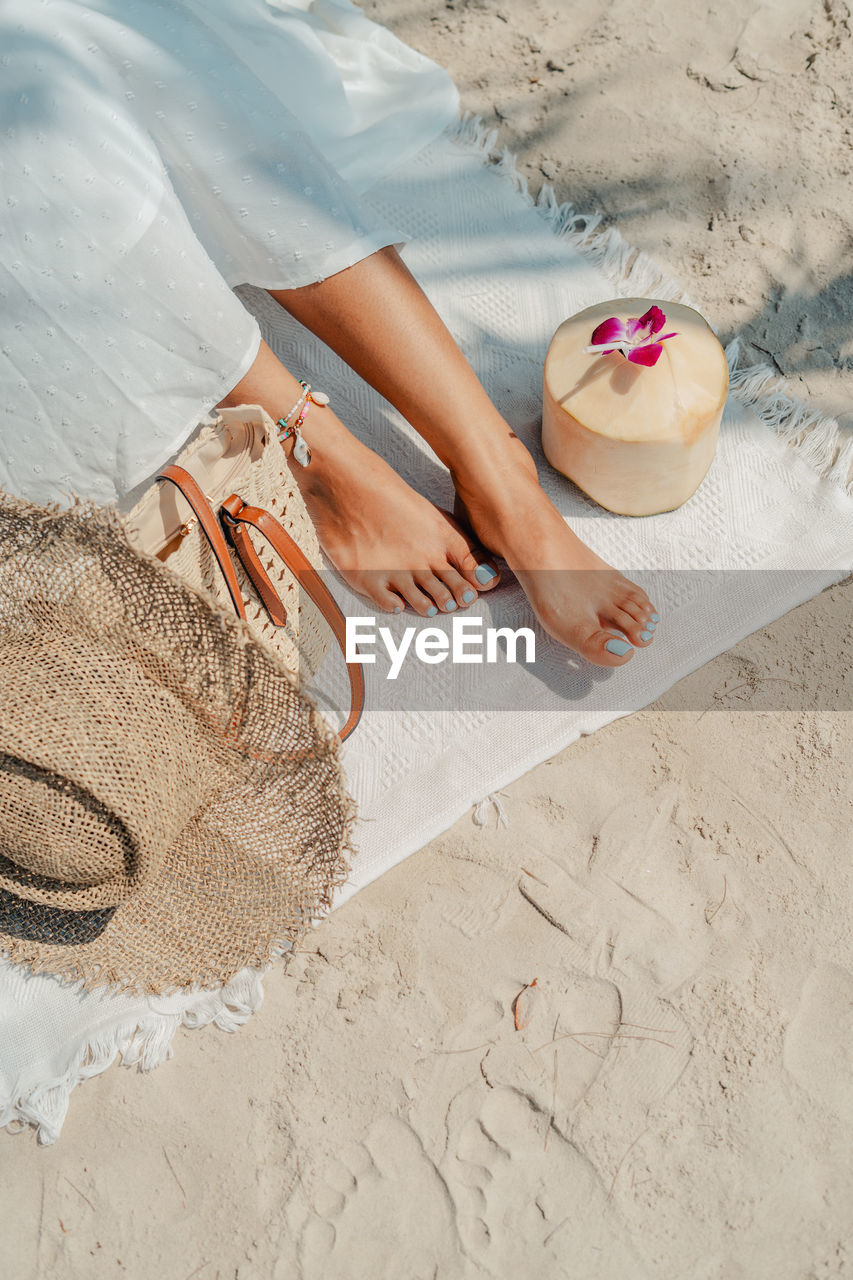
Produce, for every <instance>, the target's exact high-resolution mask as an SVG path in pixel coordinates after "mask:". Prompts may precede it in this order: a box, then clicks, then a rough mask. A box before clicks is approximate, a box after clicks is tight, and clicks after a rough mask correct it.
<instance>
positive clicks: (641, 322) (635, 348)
mask: <svg viewBox="0 0 853 1280" xmlns="http://www.w3.org/2000/svg"><path fill="white" fill-rule="evenodd" d="M665 324H666V316H665V315H664V313H663V312H662V311H661V309H660V307H649V309H648V311H647V312H646V314H645V315H644V316H640V318H639V319H635V318H634V317H631V318H629V319H628V320H619V319H617V317H616V316H611V317H610V319H609V320H602V322H601V324H600V325H598V327H597V328H595V329H594V330H593V332H592V342H591V344H590V346H588V347H584V352H585V353H588V354H589V355H592V354H595V355H603V356H609V355H610V354H611V352H613V351H621V352H622V355H623V356H625V358H626V359H627V360H630V361H631V363H632V364H644V365H647V366H648V367H651V366H652V365H655V364H657V362H658V360H659V359H660V354H661V352H662V351H663V347H662V346H661V343H662V342H666V340H667V338H676V337H677V336H678V334H677V333H661V329H662V328H663V326H664V325H665Z"/></svg>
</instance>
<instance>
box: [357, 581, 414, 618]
mask: <svg viewBox="0 0 853 1280" xmlns="http://www.w3.org/2000/svg"><path fill="white" fill-rule="evenodd" d="M356 590H357V591H358V592H359V594H360V595H363V596H366V598H367V599H368V600H369V601H370V602H371V604H374V605H375V606H376V608H377V609H381V610H382V611H383V613H402V611H403V609H404V607H405V600H404V599H403V598H402V596H401V594H400V593H399V592H398V591H397V590H396V588H395V587H394V586H393V585H391V584H390V583H389V581H388V578H387V576H386V575H385V574H379V573H364V574H361V575H360V578H359V581H358V583H357V585H356Z"/></svg>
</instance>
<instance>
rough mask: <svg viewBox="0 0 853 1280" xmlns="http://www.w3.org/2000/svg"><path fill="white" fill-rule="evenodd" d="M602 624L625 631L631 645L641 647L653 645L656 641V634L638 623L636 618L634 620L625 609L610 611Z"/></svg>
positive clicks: (642, 623)
mask: <svg viewBox="0 0 853 1280" xmlns="http://www.w3.org/2000/svg"><path fill="white" fill-rule="evenodd" d="M602 622H609V623H612V624H613V626H615V627H618V629H619V630H620V631H624V632H625V635H626V636H627V637H628V639H629V640H630V641H631V644H633V645H638V646H639V647H643V646H645V645H647V644H651V642H652V640H653V639H654V632H653V631H650V630H648V629H647V628H646V626H645V623H644V622H638V621H637V619H636V618H633V617H632V616H631V614H630V613H626V612H625V610H624V609H609V610H608V611H607V617H606V618H602Z"/></svg>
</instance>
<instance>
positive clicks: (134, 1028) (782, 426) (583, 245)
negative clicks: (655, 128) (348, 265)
mask: <svg viewBox="0 0 853 1280" xmlns="http://www.w3.org/2000/svg"><path fill="white" fill-rule="evenodd" d="M449 136H450V137H451V138H452V139H453V140H454V141H456V142H458V143H460V144H461V145H462V146H464V147H465V148H466V149H468V150H471V151H475V152H478V153H479V154H480V156H481V158H482V160H483V162H484V163H492V164H494V166H495V168H496V169H497V171H498V173H500V174H501V175H502V176H503V177H505V178H506V179H507V181H509V182H511V183H512V185H513V186H514V187H515V189H516V190H517V191H518V193H519V195H521V196H522V197H523V198H524V199H525V200H526V201H527V203H528V204H529V205H530V206H531V208H535V209H536V211H537V212H538V213H539V214H540V215H541V216H542V217H543V218H544V219H545V221H546V222H547V223H548V224H549V226H550V227H551V229H552V230H553V232H554V234H555V235H556V236H559V237H560V238H561V239H564V240H565V241H566V242H567V243H568V244H570V245H571V246H572V248H573V249H577V250H578V251H579V252H580V253H582V254H583V255H584V256H585V257H586V258H587V259H588V260H589V261H590V262H591V263H592V264H593V266H595V267H597V268H598V270H599V271H601V272H602V274H603V275H606V276H607V277H608V279H609V280H610V281H612V283H613V287H614V291H615V293H616V295H617V296H622V297H631V296H635V295H636V296H637V297H656V298H661V299H669V300H671V301H673V302H683V303H685V304H686V305H687V306H695V303H693V302H692V301H691V298H690V295H689V294H687V293H686V292H685V291H684V290H683V289H682V288H681V286H680V285H679V284H678V282H677V281H676V280H675V279H673V277H672V276H670V275H667V273H666V272H665V271H663V270H662V269H661V267H660V266H659V265H658V264H657V263H656V262H655V261H654V259H653V258H651V257H650V256H649V255H648V254H646V253H642V252H640V251H639V250H638V249H634V248H632V247H631V245H629V244H628V243H627V242H626V241H625V240H623V238H622V236H621V235H620V234H619V232H618V231H617V230H616V228H615V227H607V228H605V229H603V230H602V229H601V221H602V215H601V214H599V213H595V214H584V213H579V212H578V211H577V210H576V209H575V208H574V206H573V205H571V204H569V203H568V202H567V203H564V204H560V203H559V202H558V200H557V198H556V196H555V194H554V189H553V187H551V186H550V185H544V186H543V187H542V190H541V191H540V193H539V196H538V198H537V199H536V200H535V201H534V199H533V197H532V196H531V195H530V192H529V189H528V185H527V179H526V178H525V177H524V175H523V174H522V173H520V172H519V169H518V164H517V160H516V157H515V155H514V154H513V153H512V152H511V151H510V150H509V149H508V148H506V147H504V148H503V149H502V150H501V151H500V153H497V152H496V147H497V142H498V131H497V129H487V128H486V127H485V125H484V124H483V121H482V119H481V117H479V116H474V115H472V114H471V113H467V114H466V115H464V116H463V117H462V118H461V119H460V121H459V123H458V124H457V125H456V126H455V127H454V128H453V129H451V130H450V131H449ZM495 157H496V158H495ZM726 355H727V357H728V360H729V368H730V370H731V390H732V392H733V394H734V395H735V396H737V398H738V399H739V400H740V401H741V402H742V403H744V404H746V405H749V406H750V407H751V408H752V409H754V410H755V412H756V413H757V414H758V416H759V417H760V418H761V419H762V420H763V421H764V422H766V423H768V425H769V426H771V427H772V428H773V430H774V431H775V432H776V434H777V435H778V436H780V437H781V439H782V440H784V441H785V442H786V443H787V444H789V445H790V446H791V447H792V448H795V449H796V450H797V452H798V453H799V454H800V456H801V457H802V458H803V459H804V460H805V461H806V462H808V463H809V465H810V466H812V467H813V468H814V469H815V471H817V472H818V474H819V475H821V476H823V477H824V478H825V479H827V480H830V481H832V482H833V483H835V484H838V485H840V486H841V487H842V488H843V489H844V491H845V492H846V493H849V494H853V434H851V433H842V431H841V428H840V427H839V425H838V423H837V422H836V421H834V419H832V418H830V417H828V416H827V415H825V414H822V413H820V412H819V411H818V410H816V409H814V408H812V407H811V406H810V405H808V404H806V403H805V402H804V401H802V400H798V399H796V398H794V397H793V396H790V395H788V394H787V392H786V391H785V389H784V381H783V380H782V379H779V378H778V377H777V375H776V374H775V373H774V371H773V370H772V369H771V368H770V367H769V366H767V365H753V366H751V367H745V368H740V367H739V357H740V347H739V340H738V339H737V338H736V339H735V340H734V341H733V342H731V343H729V346H728V347H727V348H726ZM502 794H503V792H496V793H495V794H494V795H490V796H487V797H486V798H485V799H483V800H481V801H480V802H479V803H478V804H477V805H476V806H475V808H474V813H473V819H474V822H475V823H477V825H478V826H485V825H486V824H487V822H488V818H489V814H490V812H491V811H492V810H494V811H495V812H496V815H497V826H498V827H501V826H508V825H509V819H508V817H507V814H506V810H505V809H504V806H503V805H502V803H501V800H500V797H501V795H502ZM263 998H264V993H263V972H262V971H261V970H254V969H253V970H246V971H244V972H243V973H241V974H239V975H238V976H237V977H236V978H235V979H234V980H233V981H232V982H230V983H228V984H227V985H226V986H225V987H223V988H222V989H221V990H220V991H211V992H206V993H203V994H195V995H193V996H191V997H189V998H188V1003H187V1006H186V1008H185V1009H184V1010H183V1011H182V1012H180V1013H174V1014H154V1013H152V1014H151V1015H149V1016H146V1017H145V1018H143V1019H142V1020H141V1021H140V1020H134V1021H132V1022H130V1023H128V1024H127V1025H124V1026H119V1027H117V1028H115V1029H113V1030H112V1031H111V1032H109V1033H108V1034H104V1035H102V1036H98V1037H96V1038H95V1039H93V1040H90V1041H89V1042H88V1043H87V1044H86V1045H84V1046H83V1048H82V1049H81V1050H80V1051H79V1052H78V1053H77V1054H76V1055H75V1057H74V1059H73V1061H72V1062H71V1063H70V1065H69V1067H68V1070H67V1071H66V1072H65V1073H64V1075H62V1076H60V1077H59V1078H57V1079H56V1080H52V1081H50V1082H49V1083H48V1084H44V1085H40V1086H39V1087H38V1088H35V1089H33V1090H31V1091H30V1092H29V1093H28V1094H26V1096H22V1097H13V1098H7V1099H5V1100H4V1099H0V1128H3V1127H4V1126H9V1127H10V1129H12V1130H13V1131H18V1130H20V1129H24V1128H26V1127H27V1126H29V1125H34V1126H35V1127H36V1129H37V1130H38V1139H39V1142H40V1143H41V1144H43V1145H49V1144H50V1143H52V1142H55V1141H56V1139H57V1138H58V1137H59V1133H60V1130H61V1128H62V1123H63V1121H64V1119H65V1114H66V1112H67V1110H68V1102H69V1098H70V1095H71V1091H72V1090H73V1089H74V1088H75V1086H76V1085H78V1084H80V1082H81V1081H83V1080H87V1079H88V1078H89V1077H90V1076H95V1075H98V1074H100V1072H102V1071H106V1069H107V1067H109V1066H111V1065H112V1063H113V1062H114V1061H115V1059H116V1057H118V1056H119V1055H121V1060H122V1065H123V1066H126V1067H133V1066H136V1067H138V1069H139V1070H140V1071H151V1070H152V1069H153V1068H154V1067H158V1066H159V1065H160V1064H161V1063H162V1062H165V1061H167V1059H169V1058H170V1057H171V1056H172V1040H173V1038H174V1035H175V1032H176V1031H177V1029H178V1027H179V1026H185V1027H188V1028H193V1029H195V1028H198V1027H204V1026H208V1025H209V1024H210V1023H214V1024H215V1025H216V1026H218V1027H220V1028H221V1029H222V1030H223V1031H236V1030H237V1029H238V1028H239V1027H241V1026H243V1024H244V1023H245V1022H247V1021H248V1019H249V1018H250V1017H251V1015H252V1014H253V1013H255V1012H256V1011H257V1010H258V1009H259V1008H260V1007H261V1004H262V1002H263Z"/></svg>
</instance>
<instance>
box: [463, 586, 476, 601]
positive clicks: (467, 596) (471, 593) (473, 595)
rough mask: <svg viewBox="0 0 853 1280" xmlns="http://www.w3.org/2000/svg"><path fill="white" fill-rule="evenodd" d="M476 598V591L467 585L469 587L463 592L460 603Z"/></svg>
mask: <svg viewBox="0 0 853 1280" xmlns="http://www.w3.org/2000/svg"><path fill="white" fill-rule="evenodd" d="M476 599H477V592H476V591H472V590H471V589H470V587H469V588H468V590H467V591H466V592H465V594H464V595H463V597H462V603H463V604H470V603H471V601H472V600H476Z"/></svg>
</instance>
